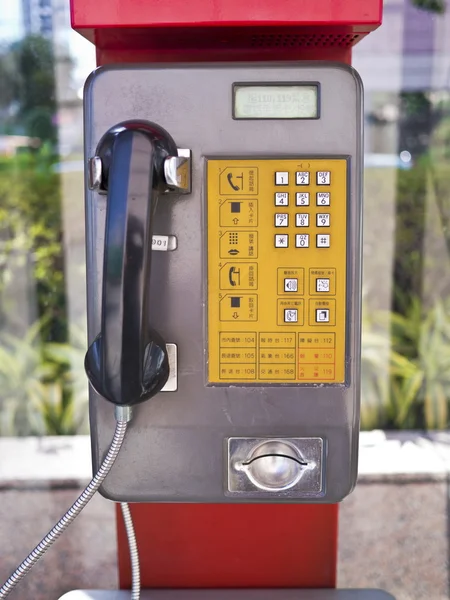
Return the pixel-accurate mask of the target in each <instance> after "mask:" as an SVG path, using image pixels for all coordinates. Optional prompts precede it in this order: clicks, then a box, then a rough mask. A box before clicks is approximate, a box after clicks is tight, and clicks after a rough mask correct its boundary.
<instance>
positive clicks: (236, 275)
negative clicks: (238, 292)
mask: <svg viewBox="0 0 450 600" xmlns="http://www.w3.org/2000/svg"><path fill="white" fill-rule="evenodd" d="M228 280H229V282H230V285H232V286H233V287H235V286H236V285H241V270H240V269H236V267H230V270H229V271H228Z"/></svg>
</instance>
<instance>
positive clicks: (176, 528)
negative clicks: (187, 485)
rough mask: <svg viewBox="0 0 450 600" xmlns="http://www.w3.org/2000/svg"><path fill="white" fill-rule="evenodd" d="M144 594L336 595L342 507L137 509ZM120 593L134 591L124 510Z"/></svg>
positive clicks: (154, 506) (180, 506)
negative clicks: (270, 591)
mask: <svg viewBox="0 0 450 600" xmlns="http://www.w3.org/2000/svg"><path fill="white" fill-rule="evenodd" d="M131 511H132V515H133V519H134V524H135V529H136V535H137V542H138V547H139V552H140V557H141V574H142V586H143V587H144V588H167V587H170V588H284V587H287V588H332V587H335V585H336V557H337V527H338V505H335V504H334V505H324V504H316V505H305V504H303V505H299V504H287V505H286V504H285V505H279V504H258V505H255V504H244V505H242V504H240V505H236V504H132V505H131ZM117 535H118V548H119V575H120V587H121V588H123V589H124V588H129V587H130V585H131V572H130V561H129V555H128V544H127V539H126V533H125V528H124V525H123V521H122V517H121V515H120V509H119V507H118V514H117Z"/></svg>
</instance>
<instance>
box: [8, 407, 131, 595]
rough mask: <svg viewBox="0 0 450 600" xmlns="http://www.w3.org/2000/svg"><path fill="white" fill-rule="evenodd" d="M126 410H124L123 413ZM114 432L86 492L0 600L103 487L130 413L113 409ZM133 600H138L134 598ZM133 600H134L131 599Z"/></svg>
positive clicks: (14, 576) (32, 554) (12, 579)
mask: <svg viewBox="0 0 450 600" xmlns="http://www.w3.org/2000/svg"><path fill="white" fill-rule="evenodd" d="M124 409H128V410H124ZM115 414H116V421H117V422H116V429H115V432H114V437H113V439H112V442H111V445H110V447H109V450H108V452H107V454H106V456H105V458H104V460H103V462H102V464H101V466H100V468H99V470H98V471H97V473H96V475H95V476H94V477H93V479H92V480H91V482H90V483H89V485H88V486H87V487H86V489H85V490H84V491H83V492H82V493H81V494H80V495H79V496H78V498H77V500H75V502H74V503H73V504H72V506H71V507H70V508H69V510H68V511H67V512H66V514H65V515H63V516H62V517H61V519H60V520H59V521H58V522H57V523H56V525H55V526H54V527H53V528H52V529H51V530H50V531H49V532H48V533H47V535H46V536H45V537H44V538H43V539H42V540H41V541H40V542H39V544H38V545H37V546H36V547H35V548H34V550H32V551H31V552H30V554H29V555H28V556H27V557H26V558H25V560H24V561H23V562H22V563H21V564H20V565H19V566H18V567H17V569H16V570H15V571H14V573H12V575H11V576H10V577H9V578H8V579H7V581H6V582H5V583H4V584H3V585H2V587H1V588H0V600H3V598H6V597H7V596H8V595H9V594H10V592H12V590H13V589H14V588H15V587H16V585H17V584H18V583H19V581H20V580H21V579H23V577H25V575H26V574H27V573H28V571H29V570H30V569H31V568H32V567H33V566H34V565H35V564H36V563H37V561H38V560H39V559H40V558H42V556H43V555H44V554H45V553H46V552H47V550H48V549H49V548H50V546H51V545H52V544H53V542H55V541H56V540H57V539H58V538H59V536H60V535H61V534H62V533H63V531H64V530H65V529H67V527H68V526H69V525H70V524H71V523H72V522H73V521H74V520H75V519H76V517H77V516H78V515H79V514H80V512H81V511H82V510H83V508H84V507H85V506H86V504H87V503H88V502H89V500H91V498H92V496H93V495H94V494H95V492H96V491H97V490H98V488H99V487H100V486H101V484H102V483H103V481H104V479H105V477H106V476H107V475H108V473H109V472H110V470H111V468H112V466H113V464H114V462H115V460H116V458H117V455H118V454H119V452H120V449H121V447H122V444H123V440H124V438H125V434H126V431H127V427H128V422H129V421H130V420H131V409H130V408H129V407H116V413H115ZM135 598H139V596H136V597H135ZM133 600H134V598H133Z"/></svg>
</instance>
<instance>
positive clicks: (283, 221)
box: [275, 213, 289, 227]
mask: <svg viewBox="0 0 450 600" xmlns="http://www.w3.org/2000/svg"><path fill="white" fill-rule="evenodd" d="M288 225H289V215H288V214H287V213H277V214H276V215H275V227H287V226H288Z"/></svg>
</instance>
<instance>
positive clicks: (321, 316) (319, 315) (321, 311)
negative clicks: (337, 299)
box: [316, 308, 330, 323]
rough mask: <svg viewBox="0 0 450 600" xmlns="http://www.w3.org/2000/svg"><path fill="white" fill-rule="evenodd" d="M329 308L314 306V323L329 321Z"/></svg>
mask: <svg viewBox="0 0 450 600" xmlns="http://www.w3.org/2000/svg"><path fill="white" fill-rule="evenodd" d="M329 322H330V310H329V309H328V308H316V323H329Z"/></svg>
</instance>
